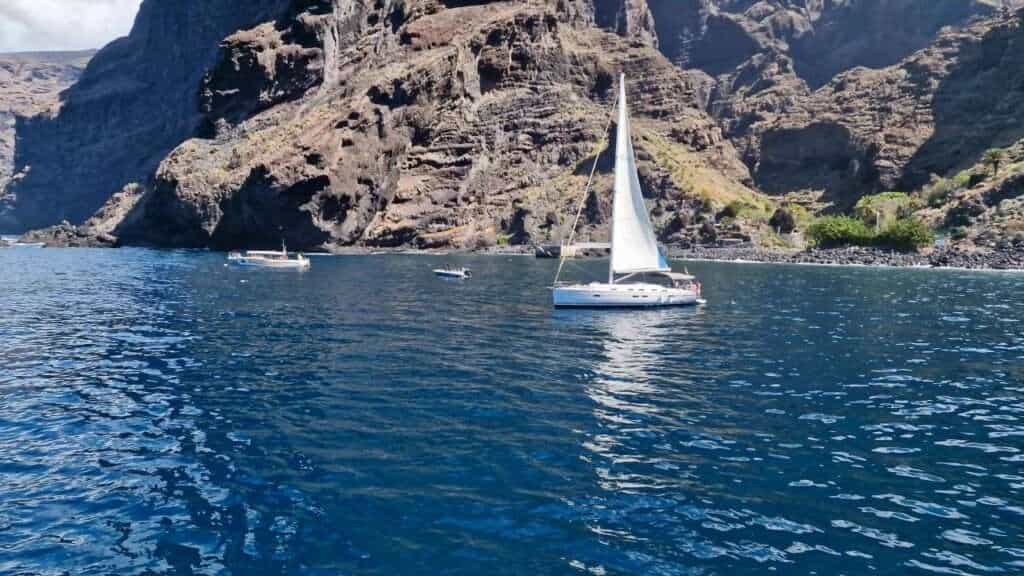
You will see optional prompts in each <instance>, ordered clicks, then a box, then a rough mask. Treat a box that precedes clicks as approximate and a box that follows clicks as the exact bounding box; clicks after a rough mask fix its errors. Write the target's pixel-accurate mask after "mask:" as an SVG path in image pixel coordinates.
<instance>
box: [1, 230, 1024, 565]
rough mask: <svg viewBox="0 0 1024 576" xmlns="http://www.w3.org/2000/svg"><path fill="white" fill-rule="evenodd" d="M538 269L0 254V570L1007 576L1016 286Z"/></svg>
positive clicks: (733, 268) (1020, 487)
mask: <svg viewBox="0 0 1024 576" xmlns="http://www.w3.org/2000/svg"><path fill="white" fill-rule="evenodd" d="M443 262H451V263H457V264H469V265H471V266H472V267H473V268H474V269H475V271H476V273H477V277H476V278H475V279H474V280H472V281H470V282H461V283H460V282H451V281H440V280H436V279H434V278H433V277H432V276H431V274H430V268H431V267H433V266H436V265H438V264H441V263H443ZM553 266H554V263H552V262H545V261H535V260H533V259H530V258H499V257H452V258H446V259H442V258H438V257H425V256H409V257H403V256H391V257H339V258H321V259H317V260H315V261H314V266H313V269H312V270H311V271H309V272H307V273H289V272H261V271H246V270H239V269H233V268H227V267H225V266H224V261H223V256H222V255H217V254H207V253H190V252H157V251H145V250H118V251H89V250H78V251H73V250H41V251H40V250H27V249H12V250H0V574H5V575H21V574H46V575H51V574H75V575H78V574H83V575H93V574H96V575H99V574H192V573H195V574H254V575H261V574H311V575H312V574H315V575H326V574H352V575H363V574H366V575H406V574H409V575H413V574H488V575H492V574H493V575H503V574H509V575H512V574H516V575H520V574H566V575H586V574H594V575H601V574H609V575H611V574H645V575H646V574H657V575H674V574H721V575H736V574H741V575H742V574H765V573H770V572H772V571H774V572H775V573H779V574H798V575H799V574H821V575H827V576H834V575H838V574H928V573H941V574H979V575H981V574H992V573H998V574H1014V573H1018V574H1019V573H1024V276H1022V275H1012V274H998V273H968V272H952V271H927V270H883V269H842V268H819V267H783V266H760V265H730V264H711V263H704V264H699V263H691V264H689V266H690V270H691V271H693V272H697V273H699V274H700V276H701V278H702V280H703V281H704V285H705V294H706V296H707V298H708V300H709V301H710V304H709V306H707V307H706V308H703V309H699V310H695V309H681V310H670V311H649V312H583V311H577V312H571V311H567V312H554V311H552V309H551V308H550V307H549V298H550V294H549V292H548V291H547V289H546V288H545V287H546V286H547V285H548V284H549V283H550V280H551V276H552V272H553ZM593 266H595V267H600V266H601V264H600V263H594V264H593Z"/></svg>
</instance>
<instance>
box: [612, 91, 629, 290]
mask: <svg viewBox="0 0 1024 576" xmlns="http://www.w3.org/2000/svg"><path fill="white" fill-rule="evenodd" d="M618 108H619V124H618V126H616V127H615V131H616V135H615V158H616V160H615V169H616V170H618V169H619V161H618V157H619V155H620V154H622V153H623V150H621V148H622V131H623V129H624V128H625V124H626V122H625V120H626V115H627V114H629V111H628V110H627V109H626V74H625V72H623V73H621V74H619V103H618ZM626 137H627V138H628V137H629V135H628V134H627V135H626ZM616 196H618V194H616V193H615V192H614V191H613V192H612V220H611V224H610V225H609V226H608V246H609V250H608V283H609V284H615V204H616V202H617V200H616Z"/></svg>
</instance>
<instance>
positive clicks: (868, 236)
mask: <svg viewBox="0 0 1024 576" xmlns="http://www.w3.org/2000/svg"><path fill="white" fill-rule="evenodd" d="M807 237H808V238H809V239H810V240H811V242H813V243H814V244H815V245H816V246H820V247H822V248H835V247H838V246H867V245H869V244H871V241H872V239H873V234H872V232H871V230H870V229H869V228H868V227H867V225H865V224H864V222H863V221H861V220H859V219H857V218H850V217H848V216H823V217H821V218H818V219H817V220H815V221H814V222H812V223H811V225H810V226H808V227H807Z"/></svg>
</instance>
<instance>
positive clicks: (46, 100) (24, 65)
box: [0, 52, 93, 202]
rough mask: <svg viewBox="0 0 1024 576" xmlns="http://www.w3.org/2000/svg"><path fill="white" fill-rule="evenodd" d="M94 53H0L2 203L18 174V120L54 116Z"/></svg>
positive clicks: (0, 194) (0, 200)
mask: <svg viewBox="0 0 1024 576" xmlns="http://www.w3.org/2000/svg"><path fill="white" fill-rule="evenodd" d="M92 55H93V52H46V53H19V54H0V202H5V201H11V200H8V199H6V198H5V196H6V194H5V192H6V190H7V184H8V182H9V180H10V178H11V176H12V175H13V173H14V146H15V134H16V133H15V118H16V117H18V116H34V115H37V114H52V113H54V111H55V109H56V108H57V106H58V105H59V96H60V93H61V92H62V91H63V90H65V89H66V88H68V87H69V86H71V85H72V84H74V83H75V81H77V80H78V78H79V76H81V74H82V70H83V69H84V68H85V65H86V63H88V62H89V59H90V58H91V57H92Z"/></svg>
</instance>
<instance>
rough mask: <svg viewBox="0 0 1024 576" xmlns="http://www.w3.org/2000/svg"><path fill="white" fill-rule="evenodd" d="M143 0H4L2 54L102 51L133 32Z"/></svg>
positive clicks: (0, 6)
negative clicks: (116, 39) (37, 51)
mask: <svg viewBox="0 0 1024 576" xmlns="http://www.w3.org/2000/svg"><path fill="white" fill-rule="evenodd" d="M140 3H141V0H0V52H24V51H36V50H85V49H89V48H101V47H103V46H104V45H105V44H106V43H108V42H110V41H111V40H113V39H115V38H118V37H120V36H125V35H126V34H128V32H129V31H130V30H131V27H132V22H133V21H134V20H135V14H136V12H138V11H139V4H140Z"/></svg>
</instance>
